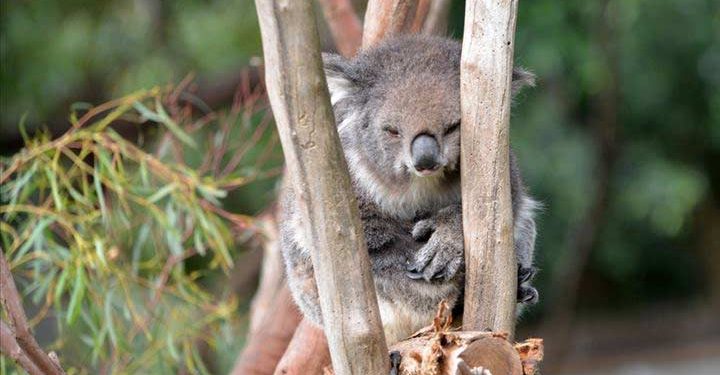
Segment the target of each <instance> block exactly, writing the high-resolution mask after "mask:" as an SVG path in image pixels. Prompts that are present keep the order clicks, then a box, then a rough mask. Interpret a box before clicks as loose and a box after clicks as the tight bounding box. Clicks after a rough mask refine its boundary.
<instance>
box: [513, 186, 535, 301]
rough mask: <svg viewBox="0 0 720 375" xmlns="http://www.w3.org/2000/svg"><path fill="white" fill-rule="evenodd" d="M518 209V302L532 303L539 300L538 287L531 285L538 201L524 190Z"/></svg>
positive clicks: (516, 243)
mask: <svg viewBox="0 0 720 375" xmlns="http://www.w3.org/2000/svg"><path fill="white" fill-rule="evenodd" d="M518 203H519V204H518V209H517V211H516V213H515V227H514V233H513V240H514V242H515V254H516V256H517V262H518V296H517V298H518V302H520V303H527V304H532V303H535V302H537V301H538V298H539V294H538V291H537V289H535V288H533V287H532V286H530V281H532V278H533V277H534V276H535V273H536V268H535V267H534V266H533V253H534V252H535V237H536V236H537V229H536V227H535V211H536V210H537V207H538V203H537V202H536V201H535V200H533V199H532V198H531V197H530V196H528V195H527V194H525V193H524V192H522V193H520V196H519V202H518Z"/></svg>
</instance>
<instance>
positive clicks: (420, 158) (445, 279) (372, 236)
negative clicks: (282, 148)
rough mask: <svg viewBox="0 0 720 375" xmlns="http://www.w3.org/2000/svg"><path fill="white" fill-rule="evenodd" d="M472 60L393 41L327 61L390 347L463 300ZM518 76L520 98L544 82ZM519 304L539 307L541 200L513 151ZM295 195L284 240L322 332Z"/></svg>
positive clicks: (415, 42) (456, 51)
mask: <svg viewBox="0 0 720 375" xmlns="http://www.w3.org/2000/svg"><path fill="white" fill-rule="evenodd" d="M460 52H461V45H460V43H458V42H457V41H453V40H449V39H444V38H438V37H428V36H403V37H396V38H391V39H388V40H386V41H384V42H383V43H382V44H380V45H378V46H377V47H374V48H371V49H368V50H366V51H364V52H362V53H360V54H359V55H358V56H357V57H355V58H354V59H352V60H346V59H344V58H342V57H340V56H338V55H332V54H325V55H323V60H324V65H325V73H326V76H327V83H328V88H329V91H330V97H331V99H330V100H331V102H332V105H333V111H334V113H335V120H336V123H337V129H338V133H339V135H340V140H341V142H342V146H343V150H344V153H345V158H346V160H347V164H348V167H349V170H350V176H351V179H352V184H353V188H354V191H355V194H356V197H357V202H358V204H359V208H360V215H361V220H362V224H363V227H364V232H365V239H366V241H367V247H368V252H369V255H370V261H371V264H372V274H373V277H374V280H375V286H376V290H377V295H378V302H379V306H380V315H381V317H382V321H383V327H384V329H385V335H386V338H387V341H388V343H389V344H391V343H394V342H397V341H399V340H401V339H403V338H405V337H407V336H409V335H411V334H412V333H414V332H415V331H416V330H418V329H420V328H422V327H423V326H425V325H427V324H428V323H429V322H431V321H432V317H433V316H434V313H435V309H436V308H437V306H438V303H439V302H440V301H441V300H446V301H447V302H448V303H449V304H450V306H459V305H461V304H462V301H461V299H462V296H463V285H464V254H463V228H462V211H461V201H460V171H459V168H460V159H459V158H460V131H459V127H460ZM532 84H533V76H532V74H530V73H528V72H525V71H522V70H519V69H516V70H515V71H514V72H513V83H512V89H513V92H516V91H517V90H519V89H520V88H521V87H522V86H525V85H532ZM510 168H511V171H510V172H511V173H510V177H511V190H512V208H513V215H514V221H513V223H514V239H515V250H516V252H517V260H518V263H519V264H518V267H519V268H518V269H519V272H518V278H519V279H518V302H519V303H534V302H536V301H537V299H538V292H537V290H535V288H533V287H532V286H530V285H529V281H530V280H531V278H532V277H533V275H534V273H535V268H534V267H533V250H534V246H535V221H534V219H533V216H534V210H535V207H536V203H535V201H533V200H532V198H530V197H529V196H528V194H527V193H526V191H525V187H524V186H523V184H522V180H521V177H520V173H519V171H518V168H517V165H516V163H515V158H514V156H513V155H512V154H511V158H510ZM296 212H297V208H296V207H295V194H294V192H293V191H292V188H291V186H289V184H285V185H284V187H283V191H282V194H281V223H280V240H281V247H282V253H283V256H284V259H285V264H286V271H287V278H288V284H289V286H290V290H291V291H292V294H293V297H294V298H295V301H296V302H297V304H298V306H299V307H300V309H301V310H302V312H303V313H304V314H305V316H306V317H308V318H309V319H310V320H311V321H313V322H315V323H317V324H320V325H321V324H322V315H321V312H320V304H319V301H318V294H317V287H316V284H315V278H314V271H313V266H312V262H311V259H310V252H309V250H308V249H309V246H311V244H309V243H308V241H306V240H305V238H304V234H303V230H302V229H301V228H302V225H301V223H300V222H299V220H300V218H299V215H297V214H296Z"/></svg>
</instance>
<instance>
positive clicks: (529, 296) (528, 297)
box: [517, 264, 540, 305]
mask: <svg viewBox="0 0 720 375" xmlns="http://www.w3.org/2000/svg"><path fill="white" fill-rule="evenodd" d="M536 273H537V268H535V267H523V266H521V265H519V264H518V284H517V285H518V290H517V301H518V303H523V304H528V305H532V304H535V303H537V301H538V300H539V299H540V293H538V291H537V289H535V288H533V287H532V286H530V285H524V284H525V283H527V282H530V281H531V280H532V279H533V278H534V277H535V274H536Z"/></svg>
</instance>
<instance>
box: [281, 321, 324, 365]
mask: <svg viewBox="0 0 720 375" xmlns="http://www.w3.org/2000/svg"><path fill="white" fill-rule="evenodd" d="M329 366H330V352H329V351H328V343H327V340H326V339H325V333H323V330H322V328H320V327H318V326H316V325H314V324H312V323H310V321H308V320H307V319H304V320H303V321H301V322H300V325H299V326H298V327H297V330H296V331H295V335H293V338H292V341H290V345H289V346H288V348H287V350H286V351H285V355H283V357H282V360H281V361H280V364H278V366H277V368H276V369H275V374H277V375H305V374H322V373H323V371H324V370H325V369H326V368H329Z"/></svg>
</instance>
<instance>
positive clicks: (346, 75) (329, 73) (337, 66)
mask: <svg viewBox="0 0 720 375" xmlns="http://www.w3.org/2000/svg"><path fill="white" fill-rule="evenodd" d="M322 59H323V67H324V68H325V78H326V80H327V85H328V90H329V91H330V103H331V104H332V105H335V104H337V103H338V102H339V101H341V100H343V99H345V98H348V97H350V96H351V95H352V94H354V93H355V92H356V91H357V86H356V85H355V82H353V80H352V78H351V77H350V62H349V61H348V60H347V59H345V58H344V57H342V56H340V55H336V54H334V53H323V54H322Z"/></svg>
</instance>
